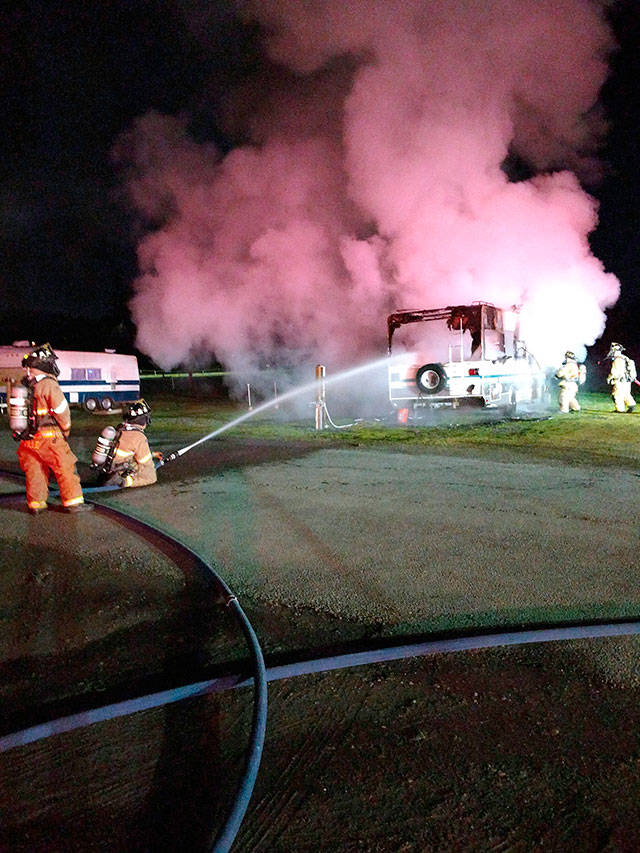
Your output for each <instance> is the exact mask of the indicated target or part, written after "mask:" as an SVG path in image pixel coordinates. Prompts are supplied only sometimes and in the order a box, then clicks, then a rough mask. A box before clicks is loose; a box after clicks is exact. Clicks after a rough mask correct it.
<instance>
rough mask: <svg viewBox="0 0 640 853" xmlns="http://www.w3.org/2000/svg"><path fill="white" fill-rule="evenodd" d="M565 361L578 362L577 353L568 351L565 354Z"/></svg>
mask: <svg viewBox="0 0 640 853" xmlns="http://www.w3.org/2000/svg"><path fill="white" fill-rule="evenodd" d="M564 360H565V361H575V360H576V354H575V352H571V350H570V349H568V350H567V351H566V352H565V354H564Z"/></svg>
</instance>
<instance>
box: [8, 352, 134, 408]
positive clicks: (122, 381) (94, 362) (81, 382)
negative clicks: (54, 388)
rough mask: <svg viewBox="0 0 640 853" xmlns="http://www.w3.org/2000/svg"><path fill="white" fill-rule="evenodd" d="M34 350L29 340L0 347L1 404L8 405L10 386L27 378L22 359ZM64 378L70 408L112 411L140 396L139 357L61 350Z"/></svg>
mask: <svg viewBox="0 0 640 853" xmlns="http://www.w3.org/2000/svg"><path fill="white" fill-rule="evenodd" d="M32 349H33V347H32V346H31V345H30V344H29V342H28V341H16V342H15V343H14V344H12V345H11V346H0V401H1V402H2V403H3V404H4V405H6V385H7V383H14V384H15V383H16V382H19V381H20V380H21V379H22V377H23V376H24V375H25V371H24V368H23V367H22V358H23V356H25V355H27V353H29V352H31V350H32ZM54 350H55V353H56V355H57V356H58V367H59V368H60V375H59V376H58V384H59V385H60V387H61V388H62V391H63V393H64V395H65V397H66V398H67V401H68V402H69V404H70V405H73V404H75V405H79V406H83V407H84V408H85V409H86V410H87V411H88V412H95V411H100V410H102V411H105V412H108V411H110V410H111V409H112V408H114V406H116V404H117V405H118V406H120V405H121V404H122V403H124V402H130V401H133V400H137V399H138V398H139V397H140V374H139V372H138V359H137V358H136V357H135V355H119V354H118V353H116V352H114V351H113V350H104V351H103V352H76V351H73V350H57V349H55V347H54Z"/></svg>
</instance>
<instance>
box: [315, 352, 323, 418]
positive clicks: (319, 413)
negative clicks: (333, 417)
mask: <svg viewBox="0 0 640 853" xmlns="http://www.w3.org/2000/svg"><path fill="white" fill-rule="evenodd" d="M324 375H325V369H324V364H316V429H324V404H325V396H324Z"/></svg>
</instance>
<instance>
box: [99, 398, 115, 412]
mask: <svg viewBox="0 0 640 853" xmlns="http://www.w3.org/2000/svg"><path fill="white" fill-rule="evenodd" d="M113 406H114V402H113V399H112V398H111V397H103V398H102V399H101V400H100V408H101V409H102V411H103V412H110V411H111V409H113Z"/></svg>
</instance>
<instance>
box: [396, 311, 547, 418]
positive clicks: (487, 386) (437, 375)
mask: <svg viewBox="0 0 640 853" xmlns="http://www.w3.org/2000/svg"><path fill="white" fill-rule="evenodd" d="M517 320H518V315H517V312H516V311H515V310H513V309H512V310H509V311H507V310H505V309H502V308H498V307H496V306H495V305H491V304H490V303H488V302H475V303H473V304H472V305H453V306H448V307H447V308H433V309H425V310H417V311H397V312H395V313H393V314H390V315H389V317H388V318H387V330H388V345H389V354H393V355H394V358H393V360H392V361H390V363H389V399H390V400H391V402H392V404H393V405H394V406H395V407H396V408H398V409H399V410H404V409H409V410H415V409H417V408H420V407H429V408H436V407H440V406H453V407H458V406H461V405H475V406H486V407H488V408H501V409H504V410H505V411H506V412H508V413H510V414H514V413H515V412H516V409H517V407H518V404H519V403H524V402H526V403H536V402H542V401H543V399H544V396H545V390H546V377H545V372H544V370H543V369H542V368H541V367H540V365H539V364H538V362H537V361H536V359H535V358H534V356H533V355H532V354H531V353H530V352H529V351H528V350H527V347H526V345H525V343H524V341H522V340H520V338H519V329H518V322H517Z"/></svg>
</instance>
